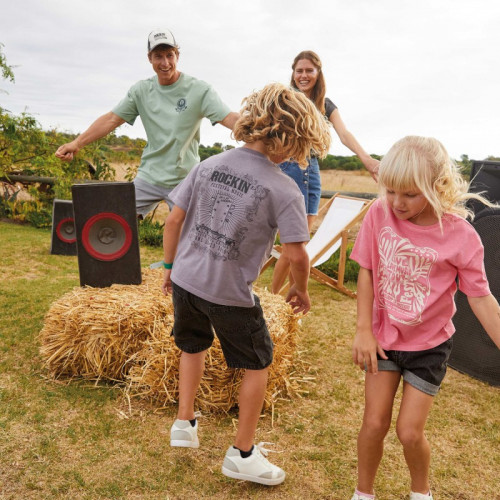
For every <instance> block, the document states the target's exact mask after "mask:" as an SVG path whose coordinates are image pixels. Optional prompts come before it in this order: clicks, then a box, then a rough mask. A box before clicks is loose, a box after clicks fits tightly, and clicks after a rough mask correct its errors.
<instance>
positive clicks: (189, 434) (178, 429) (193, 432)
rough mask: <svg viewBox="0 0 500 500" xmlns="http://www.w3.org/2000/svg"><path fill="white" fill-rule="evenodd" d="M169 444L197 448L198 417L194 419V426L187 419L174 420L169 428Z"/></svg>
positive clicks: (198, 443)
mask: <svg viewBox="0 0 500 500" xmlns="http://www.w3.org/2000/svg"><path fill="white" fill-rule="evenodd" d="M170 446H180V447H183V448H199V446H200V442H199V441H198V419H196V423H195V424H194V427H193V426H192V425H191V422H190V421H189V420H176V421H175V422H174V423H173V424H172V428H171V429H170Z"/></svg>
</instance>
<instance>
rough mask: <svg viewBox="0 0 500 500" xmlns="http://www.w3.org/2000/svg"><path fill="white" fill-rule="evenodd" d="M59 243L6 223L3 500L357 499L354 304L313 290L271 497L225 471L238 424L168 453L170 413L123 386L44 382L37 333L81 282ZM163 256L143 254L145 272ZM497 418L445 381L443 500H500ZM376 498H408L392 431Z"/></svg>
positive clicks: (270, 428) (471, 384)
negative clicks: (280, 472) (299, 386)
mask: <svg viewBox="0 0 500 500" xmlns="http://www.w3.org/2000/svg"><path fill="white" fill-rule="evenodd" d="M50 238H51V234H50V231H46V230H37V229H34V228H31V227H28V226H23V225H17V224H11V223H6V222H0V307H1V311H2V312H1V316H0V454H1V458H0V499H2V500H3V499H15V500H18V499H23V500H24V499H35V498H36V499H101V498H103V499H104V498H112V499H120V498H124V499H125V498H127V499H188V500H194V499H198V498H216V499H232V498H245V499H246V498H249V499H251V498H261V497H265V498H268V499H296V500H302V499H305V500H308V499H334V500H343V499H350V497H351V495H352V491H353V488H354V486H355V483H356V436H357V433H358V430H359V427H360V424H361V418H362V412H363V374H362V373H361V372H360V371H359V369H357V368H356V367H355V366H354V365H353V364H352V362H351V360H350V343H351V339H352V335H353V333H354V327H355V311H356V305H355V301H354V300H353V299H350V298H348V297H346V296H344V295H341V294H339V293H336V292H334V291H332V290H329V289H327V288H325V287H323V286H321V285H318V284H316V283H314V282H311V297H312V300H313V309H312V310H311V312H310V314H308V315H307V316H306V317H305V318H304V319H303V320H302V327H301V332H300V338H299V349H298V351H299V352H300V356H299V358H300V359H299V361H298V362H297V371H298V372H299V373H300V374H301V375H303V376H306V377H307V378H308V379H310V381H309V383H308V384H307V386H306V387H305V389H306V391H307V392H306V393H305V394H304V396H303V397H302V398H300V399H294V400H293V401H279V402H278V403H277V405H276V406H275V409H274V413H273V414H271V412H266V413H264V414H263V416H262V419H261V423H260V426H259V430H258V435H257V440H258V441H270V442H273V443H274V444H275V446H274V448H275V449H277V450H279V451H282V453H276V454H272V455H271V457H270V458H271V460H272V461H274V462H275V463H277V464H278V465H280V466H281V467H283V468H284V469H285V471H286V472H287V479H286V481H285V482H284V483H283V484H282V485H280V486H278V487H274V488H272V487H271V488H269V487H264V486H259V485H256V484H250V483H243V482H237V481H233V480H230V479H228V478H226V477H225V476H223V475H222V474H221V472H220V466H221V462H222V459H223V456H224V453H225V450H226V448H227V446H229V445H230V444H231V440H232V436H233V434H234V424H235V418H236V413H231V414H229V415H222V416H221V415H210V414H207V415H205V416H203V417H202V418H201V419H200V432H199V435H200V441H201V447H200V449H199V450H185V449H172V448H170V446H169V429H170V424H171V422H172V420H173V418H174V417H175V412H176V408H175V406H172V407H171V408H167V409H166V410H162V411H158V410H157V409H156V408H155V407H153V406H151V404H149V403H146V402H141V401H138V400H136V401H132V403H131V405H130V406H129V401H128V400H127V399H126V398H125V397H124V395H123V391H122V389H121V388H120V387H117V386H113V385H106V384H94V383H92V382H89V381H82V380H73V381H70V382H68V381H64V382H61V381H57V382H56V381H53V380H50V379H48V378H47V374H46V373H45V372H44V369H43V366H42V360H41V359H40V356H39V353H38V352H39V345H38V340H37V335H38V333H39V332H40V330H41V328H42V326H43V321H44V315H45V314H46V313H47V311H48V310H49V308H50V305H51V304H52V302H53V301H54V300H56V299H58V298H59V297H61V296H62V295H63V294H65V293H66V292H68V291H70V290H71V289H72V288H73V287H75V286H78V285H79V276H78V265H77V259H76V257H70V256H59V255H50V254H49V249H50ZM161 257H162V251H161V249H160V248H149V247H144V248H141V262H142V265H143V266H144V267H146V266H148V265H149V264H150V263H152V262H155V261H157V260H160V259H161ZM269 278H270V271H268V272H266V274H265V275H264V276H263V277H262V278H261V279H260V280H259V283H258V284H259V285H260V286H266V284H268V282H269ZM398 398H399V396H398ZM498 415H500V391H499V389H498V388H493V387H491V386H488V385H486V384H483V383H481V382H478V381H476V380H473V379H471V378H469V377H467V376H465V375H462V374H460V373H457V372H455V371H454V370H451V369H450V370H449V371H448V375H447V377H446V379H445V381H444V383H443V387H442V391H441V392H440V393H439V395H438V396H437V397H436V400H435V404H434V408H433V410H432V412H431V416H430V418H429V422H428V430H427V434H428V437H429V440H430V442H431V446H432V450H433V455H432V472H431V483H432V488H433V491H434V495H435V499H436V500H438V499H460V500H486V499H499V498H500V495H499V492H500V480H499V471H500V452H499V450H500V423H499V418H498ZM376 490H377V493H378V498H379V499H380V500H392V499H406V498H408V491H409V478H408V473H407V471H406V466H405V463H404V459H403V456H402V449H401V446H400V445H399V443H398V441H397V438H396V437H395V433H394V429H391V431H390V433H389V435H388V437H387V440H386V449H385V455H384V459H383V461H382V464H381V468H380V472H379V475H378V477H377V483H376Z"/></svg>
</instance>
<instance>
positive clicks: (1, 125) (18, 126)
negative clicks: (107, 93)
mask: <svg viewBox="0 0 500 500" xmlns="http://www.w3.org/2000/svg"><path fill="white" fill-rule="evenodd" d="M0 70H1V75H2V77H1V78H2V80H9V81H11V82H14V72H13V70H12V67H11V66H9V65H8V64H7V59H6V57H5V54H4V53H3V44H1V43H0ZM63 142H66V141H65V140H64V138H63V134H59V133H58V132H57V131H55V130H51V131H49V132H45V131H44V130H42V128H41V126H40V124H39V123H38V122H37V120H36V119H35V118H34V117H33V116H32V115H30V114H29V113H27V112H26V111H24V112H23V113H21V114H19V115H16V114H14V113H12V112H10V111H8V110H6V109H4V108H2V107H0V177H1V178H3V179H7V180H9V179H10V176H13V175H15V174H22V175H25V176H26V175H27V176H36V177H50V178H52V179H53V185H51V186H49V187H47V185H43V186H41V185H40V184H37V183H36V182H35V183H33V184H30V186H29V189H28V191H29V193H30V194H31V196H32V200H31V201H29V202H18V201H17V200H16V197H15V196H13V195H12V193H11V192H8V191H5V192H4V194H3V197H0V205H1V206H0V209H1V210H0V212H1V213H2V214H3V215H4V216H10V217H19V218H21V219H27V220H29V217H26V215H27V214H33V213H35V214H36V213H39V214H42V216H41V217H36V216H33V219H32V220H33V221H34V220H36V221H37V222H36V224H35V225H50V221H51V211H52V201H53V199H54V197H57V198H61V199H71V185H72V184H73V183H74V180H75V179H89V178H94V179H101V180H107V179H112V178H114V171H113V170H112V168H111V167H110V165H109V163H108V162H107V159H106V157H105V156H104V155H103V152H102V150H101V145H102V141H100V142H98V143H94V144H92V145H91V147H88V148H84V149H83V150H82V154H81V156H80V157H79V159H77V160H76V161H73V162H71V163H64V162H62V161H60V160H58V159H57V158H56V157H55V156H54V151H55V149H56V146H57V144H60V143H63ZM85 156H86V157H87V158H89V157H90V159H91V161H92V163H93V164H94V165H95V168H93V169H91V170H89V167H88V162H87V161H86V160H84V159H83V158H84V157H85ZM14 194H16V193H14Z"/></svg>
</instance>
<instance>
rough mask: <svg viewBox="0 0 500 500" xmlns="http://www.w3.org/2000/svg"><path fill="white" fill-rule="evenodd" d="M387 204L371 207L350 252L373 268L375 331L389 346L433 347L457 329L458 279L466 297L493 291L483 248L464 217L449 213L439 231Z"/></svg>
mask: <svg viewBox="0 0 500 500" xmlns="http://www.w3.org/2000/svg"><path fill="white" fill-rule="evenodd" d="M384 203H385V201H383V200H377V201H376V202H375V203H374V204H373V205H372V206H371V208H370V210H369V211H368V213H367V215H366V217H365V219H364V221H363V224H362V226H361V229H360V232H359V234H358V237H357V239H356V243H355V245H354V248H353V251H352V253H351V259H354V260H355V261H356V262H358V263H359V265H360V266H362V267H364V268H366V269H370V270H371V271H372V275H373V287H374V303H373V333H374V335H375V336H376V338H377V340H378V342H379V344H380V346H381V347H382V348H383V349H386V350H399V351H422V350H424V349H431V348H432V347H435V346H437V345H439V344H441V343H443V342H444V341H445V340H447V339H448V338H450V337H451V336H452V335H453V333H454V332H455V328H454V326H453V323H452V321H451V318H452V316H453V315H454V314H455V311H456V307H455V301H454V295H455V292H456V289H457V285H456V281H455V280H456V278H457V277H458V279H459V288H460V290H461V291H462V292H463V293H464V294H465V295H468V296H471V297H482V296H485V295H489V293H490V289H489V286H488V281H487V279H486V273H485V270H484V248H483V245H482V243H481V239H480V238H479V235H478V234H477V232H476V230H475V229H474V228H473V227H472V226H471V225H470V224H469V223H468V222H467V221H466V220H465V219H463V218H461V217H458V216H456V215H451V214H446V215H445V216H444V217H443V219H442V223H443V231H441V228H440V226H439V224H438V223H436V224H433V225H432V226H418V225H416V224H413V223H412V222H409V221H401V220H399V219H397V218H396V217H395V216H394V214H393V213H392V211H391V210H390V209H389V208H388V209H387V210H384V206H383V204H384Z"/></svg>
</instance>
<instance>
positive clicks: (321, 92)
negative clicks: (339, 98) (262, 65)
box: [290, 50, 326, 114]
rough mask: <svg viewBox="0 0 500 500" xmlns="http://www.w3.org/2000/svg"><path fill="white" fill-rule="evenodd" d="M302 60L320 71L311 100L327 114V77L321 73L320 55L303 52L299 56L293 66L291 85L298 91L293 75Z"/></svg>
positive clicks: (310, 51)
mask: <svg viewBox="0 0 500 500" xmlns="http://www.w3.org/2000/svg"><path fill="white" fill-rule="evenodd" d="M302 59H307V60H308V61H310V62H311V63H312V64H313V66H314V67H315V68H316V69H317V70H318V79H317V80H316V83H315V84H314V87H313V89H312V91H311V97H310V99H311V101H312V102H314V104H315V105H316V107H317V108H318V109H319V110H320V111H321V113H322V114H325V95H326V83H325V77H324V76H323V71H321V67H322V64H321V59H320V58H319V56H318V54H316V52H313V51H312V50H303V51H302V52H301V53H300V54H297V56H296V57H295V59H294V60H293V64H292V70H293V71H292V77H291V79H290V85H291V86H292V88H294V89H297V90H298V87H297V84H296V83H295V80H294V78H293V75H294V73H295V66H297V63H298V62H299V61H301V60H302Z"/></svg>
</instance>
